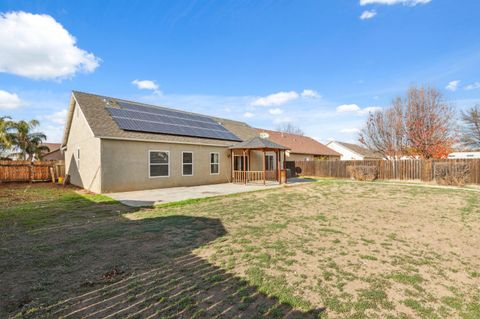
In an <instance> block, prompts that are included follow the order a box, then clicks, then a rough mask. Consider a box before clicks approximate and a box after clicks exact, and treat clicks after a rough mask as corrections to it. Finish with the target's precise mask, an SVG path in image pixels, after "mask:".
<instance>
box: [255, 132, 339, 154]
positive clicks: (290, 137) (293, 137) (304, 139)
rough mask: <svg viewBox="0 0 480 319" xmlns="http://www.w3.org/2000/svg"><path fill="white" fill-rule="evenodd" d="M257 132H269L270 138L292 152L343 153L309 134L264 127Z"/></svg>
mask: <svg viewBox="0 0 480 319" xmlns="http://www.w3.org/2000/svg"><path fill="white" fill-rule="evenodd" d="M257 132H258V133H261V132H266V133H268V135H269V137H268V139H269V140H271V141H273V142H275V143H278V144H280V145H285V146H286V147H288V148H289V149H290V150H291V151H290V152H291V153H296V154H312V155H327V156H340V155H341V154H339V153H337V152H335V151H334V150H332V149H330V148H328V147H326V146H325V145H323V144H322V143H320V142H318V141H316V140H314V139H313V138H311V137H308V136H303V135H297V134H291V133H283V132H278V131H270V130H263V129H257Z"/></svg>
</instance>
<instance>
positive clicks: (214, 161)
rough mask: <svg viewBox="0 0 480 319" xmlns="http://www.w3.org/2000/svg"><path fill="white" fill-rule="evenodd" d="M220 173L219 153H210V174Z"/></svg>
mask: <svg viewBox="0 0 480 319" xmlns="http://www.w3.org/2000/svg"><path fill="white" fill-rule="evenodd" d="M219 173H220V156H219V154H218V153H210V174H212V175H213V174H219Z"/></svg>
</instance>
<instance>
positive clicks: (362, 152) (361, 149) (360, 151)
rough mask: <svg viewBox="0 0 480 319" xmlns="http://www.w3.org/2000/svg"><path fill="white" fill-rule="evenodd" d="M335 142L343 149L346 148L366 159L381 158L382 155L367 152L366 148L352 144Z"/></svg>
mask: <svg viewBox="0 0 480 319" xmlns="http://www.w3.org/2000/svg"><path fill="white" fill-rule="evenodd" d="M335 142H337V143H338V144H340V145H342V146H343V147H346V148H348V149H350V150H351V151H353V152H355V153H357V154H360V155H362V156H364V157H368V158H383V156H382V155H380V154H378V153H375V152H373V151H371V150H369V149H368V148H366V147H363V146H360V145H358V144H353V143H345V142H339V141H335Z"/></svg>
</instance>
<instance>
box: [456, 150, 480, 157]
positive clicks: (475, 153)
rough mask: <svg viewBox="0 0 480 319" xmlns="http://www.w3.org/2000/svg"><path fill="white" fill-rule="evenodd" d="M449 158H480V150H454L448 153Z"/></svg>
mask: <svg viewBox="0 0 480 319" xmlns="http://www.w3.org/2000/svg"><path fill="white" fill-rule="evenodd" d="M448 158H450V159H460V158H461V159H469V158H480V151H464V152H452V153H450V154H448Z"/></svg>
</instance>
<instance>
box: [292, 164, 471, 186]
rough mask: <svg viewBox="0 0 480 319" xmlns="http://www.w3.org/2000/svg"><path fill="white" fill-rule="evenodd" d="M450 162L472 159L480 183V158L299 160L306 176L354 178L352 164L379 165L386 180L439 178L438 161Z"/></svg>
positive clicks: (297, 165) (383, 178) (302, 172)
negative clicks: (351, 174)
mask: <svg viewBox="0 0 480 319" xmlns="http://www.w3.org/2000/svg"><path fill="white" fill-rule="evenodd" d="M438 163H448V164H449V165H451V167H452V169H454V167H455V164H460V163H468V164H469V168H470V170H469V171H470V176H469V179H468V181H469V184H480V159H444V160H443V159H442V160H396V161H394V160H368V161H339V160H333V161H295V167H299V168H300V170H301V173H299V175H303V176H316V177H335V178H350V174H349V172H348V169H347V167H349V166H360V165H364V166H376V167H377V171H378V179H382V180H389V179H392V180H420V181H422V182H431V181H434V180H435V176H434V172H435V165H437V164H438Z"/></svg>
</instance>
